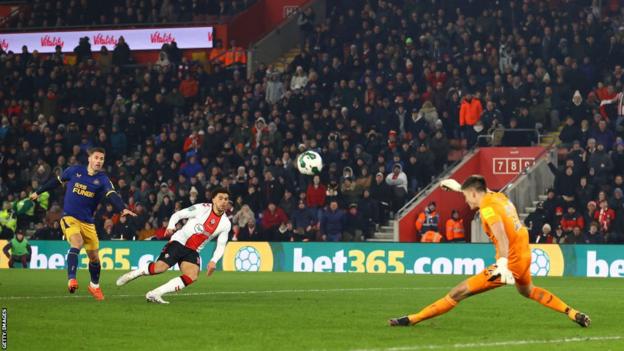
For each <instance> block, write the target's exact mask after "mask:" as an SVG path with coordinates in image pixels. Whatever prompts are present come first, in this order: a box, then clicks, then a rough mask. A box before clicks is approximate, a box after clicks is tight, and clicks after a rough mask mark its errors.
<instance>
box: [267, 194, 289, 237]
mask: <svg viewBox="0 0 624 351" xmlns="http://www.w3.org/2000/svg"><path fill="white" fill-rule="evenodd" d="M286 222H288V216H286V213H285V212H284V210H282V209H281V208H279V207H277V206H276V205H275V203H273V202H269V205H268V206H267V208H266V210H264V211H263V212H262V232H263V235H262V236H263V237H264V240H267V241H276V240H277V238H278V237H279V233H278V229H279V226H280V225H281V224H282V223H286Z"/></svg>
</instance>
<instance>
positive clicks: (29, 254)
mask: <svg viewBox="0 0 624 351" xmlns="http://www.w3.org/2000/svg"><path fill="white" fill-rule="evenodd" d="M26 250H28V257H30V256H32V247H31V246H30V244H26Z"/></svg>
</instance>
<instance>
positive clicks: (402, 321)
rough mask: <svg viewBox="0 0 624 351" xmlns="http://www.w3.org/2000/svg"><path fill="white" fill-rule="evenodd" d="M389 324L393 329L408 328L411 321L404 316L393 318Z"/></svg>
mask: <svg viewBox="0 0 624 351" xmlns="http://www.w3.org/2000/svg"><path fill="white" fill-rule="evenodd" d="M388 323H389V324H390V326H391V327H407V326H409V325H410V320H409V318H407V316H404V317H399V318H392V319H391V320H389V321H388Z"/></svg>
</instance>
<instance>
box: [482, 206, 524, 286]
mask: <svg viewBox="0 0 624 351" xmlns="http://www.w3.org/2000/svg"><path fill="white" fill-rule="evenodd" d="M480 213H481V218H482V220H483V221H485V222H486V223H487V224H488V227H489V228H490V231H491V232H492V235H494V238H496V251H497V252H498V259H497V260H496V268H495V269H494V271H493V272H492V276H491V278H490V280H496V279H497V278H499V277H500V280H501V282H502V283H504V284H514V283H515V280H514V277H513V274H511V271H509V269H508V268H507V263H508V262H509V259H508V257H509V238H508V237H507V233H506V232H505V226H504V225H503V220H502V218H501V216H500V215H499V214H498V213H496V211H494V209H493V208H492V207H489V206H488V207H485V208H482V209H481V210H480Z"/></svg>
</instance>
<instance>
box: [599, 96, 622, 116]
mask: <svg viewBox="0 0 624 351" xmlns="http://www.w3.org/2000/svg"><path fill="white" fill-rule="evenodd" d="M614 102H617V112H616V113H617V115H618V116H624V92H620V93H618V94H617V95H616V96H615V97H614V98H613V99H609V100H603V101H602V103H601V104H600V105H608V104H612V103H614Z"/></svg>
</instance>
